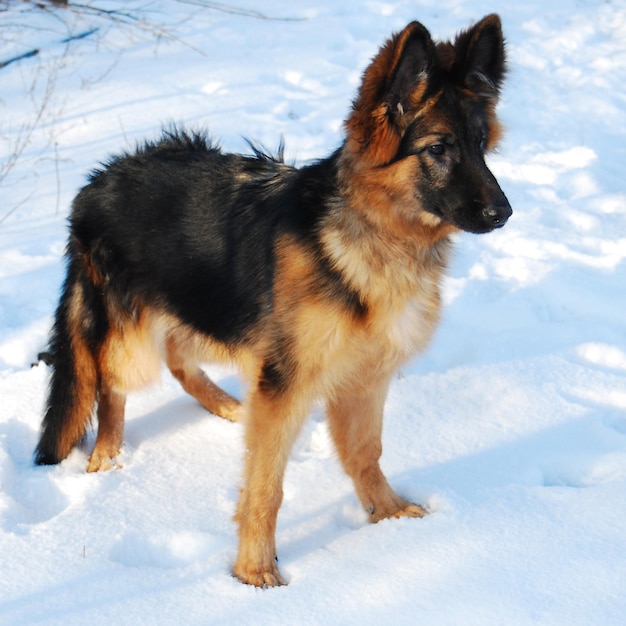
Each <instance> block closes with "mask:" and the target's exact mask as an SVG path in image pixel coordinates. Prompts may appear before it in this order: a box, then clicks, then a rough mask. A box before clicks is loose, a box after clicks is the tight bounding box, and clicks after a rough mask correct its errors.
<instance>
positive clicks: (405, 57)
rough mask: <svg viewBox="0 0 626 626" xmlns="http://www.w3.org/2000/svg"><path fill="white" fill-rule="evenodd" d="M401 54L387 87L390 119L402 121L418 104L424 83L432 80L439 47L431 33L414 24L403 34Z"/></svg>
mask: <svg viewBox="0 0 626 626" xmlns="http://www.w3.org/2000/svg"><path fill="white" fill-rule="evenodd" d="M402 35H404V38H403V41H402V42H401V44H402V45H401V50H400V51H399V52H400V54H399V57H398V59H397V62H396V64H395V68H394V69H393V72H392V74H391V81H390V82H389V84H388V86H387V93H386V95H385V103H386V104H387V110H388V112H389V115H391V116H393V117H394V119H395V120H399V119H400V118H401V117H402V116H403V114H404V112H405V111H409V110H410V109H412V108H413V105H414V104H417V102H416V100H417V98H416V95H417V93H416V91H419V92H420V95H421V92H423V90H421V89H420V90H418V89H417V87H418V85H419V84H420V83H423V84H424V83H425V82H426V81H427V80H428V73H429V71H430V70H431V69H432V67H433V66H434V64H435V59H436V52H435V45H434V43H433V41H432V39H431V38H430V34H429V33H428V31H427V30H426V29H425V28H424V27H423V26H422V25H421V24H420V23H419V22H413V23H411V24H409V26H407V27H406V28H405V29H404V31H402V34H401V36H402Z"/></svg>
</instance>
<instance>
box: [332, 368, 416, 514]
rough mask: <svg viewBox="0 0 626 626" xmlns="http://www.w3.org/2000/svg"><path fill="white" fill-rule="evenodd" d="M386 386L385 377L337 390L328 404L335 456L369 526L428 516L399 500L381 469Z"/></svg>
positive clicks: (401, 499)
mask: <svg viewBox="0 0 626 626" xmlns="http://www.w3.org/2000/svg"><path fill="white" fill-rule="evenodd" d="M388 386H389V378H388V377H385V378H383V379H376V380H370V381H367V382H366V381H365V380H363V381H361V382H360V383H359V384H358V385H352V386H350V387H345V388H343V389H341V390H339V391H338V393H337V394H335V396H334V397H333V398H332V399H331V400H329V402H328V420H329V426H330V432H331V434H332V436H333V440H334V442H335V446H336V447H337V452H338V453H339V457H340V459H341V462H342V464H343V467H344V469H345V470H346V472H347V474H348V475H349V476H350V477H351V478H352V480H353V482H354V486H355V489H356V492H357V495H358V496H359V499H360V500H361V503H362V504H363V507H364V508H365V510H366V511H367V513H368V514H369V518H370V521H372V522H378V521H380V520H381V519H384V518H387V517H422V516H424V515H426V514H427V513H428V511H426V509H424V508H423V507H421V506H420V505H418V504H412V503H411V502H408V501H407V500H405V499H404V498H402V497H400V496H399V495H398V494H397V493H396V492H395V491H394V490H393V489H392V488H391V486H390V485H389V483H388V482H387V479H386V478H385V476H384V474H383V472H382V470H381V469H380V464H379V459H380V456H381V454H382V442H381V436H382V421H383V408H384V404H385V399H386V397H387V389H388Z"/></svg>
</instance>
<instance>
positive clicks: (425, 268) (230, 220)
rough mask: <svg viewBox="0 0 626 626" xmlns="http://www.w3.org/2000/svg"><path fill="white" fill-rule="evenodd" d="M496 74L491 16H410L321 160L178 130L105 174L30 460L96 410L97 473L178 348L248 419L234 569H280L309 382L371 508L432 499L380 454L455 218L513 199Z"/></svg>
mask: <svg viewBox="0 0 626 626" xmlns="http://www.w3.org/2000/svg"><path fill="white" fill-rule="evenodd" d="M503 77H504V43H503V37H502V32H501V27H500V20H499V18H498V16H496V15H490V16H487V17H486V18H484V19H483V20H482V21H480V22H479V23H478V24H476V25H475V26H473V27H472V28H470V29H469V30H467V31H465V32H463V33H461V34H460V35H459V36H458V37H457V38H456V39H455V41H454V42H452V43H449V42H448V43H434V42H433V41H432V39H431V37H430V35H429V33H428V31H427V30H426V29H425V28H424V27H423V26H422V25H421V24H419V23H417V22H413V23H411V24H409V25H408V26H407V27H406V28H405V29H404V30H403V31H402V32H400V33H399V34H397V35H394V36H393V37H392V38H391V39H390V40H389V41H387V43H386V44H385V45H384V46H383V47H382V48H381V50H380V52H379V53H378V55H377V56H376V57H375V58H374V60H373V61H372V63H371V65H370V66H369V67H368V68H367V69H366V71H365V74H364V76H363V82H362V85H361V87H360V90H359V93H358V96H357V98H356V100H355V102H354V104H353V108H352V111H351V113H350V115H349V117H348V119H347V121H346V124H345V131H346V136H345V140H344V142H343V144H342V145H341V147H340V148H339V149H338V150H337V151H336V152H335V153H334V154H332V155H331V156H329V157H328V158H326V159H323V160H321V161H319V162H316V163H314V164H312V165H308V166H306V167H303V168H300V169H296V168H294V167H290V166H288V165H285V164H284V163H283V162H282V160H281V159H278V158H277V159H274V158H271V157H269V156H267V155H264V154H263V153H261V152H260V151H256V153H255V154H254V155H253V156H240V155H233V154H224V153H222V152H221V151H220V150H219V148H218V147H216V146H215V145H214V144H212V143H211V142H210V141H209V140H207V139H206V138H205V137H203V136H201V135H198V134H186V133H184V132H178V131H173V132H170V133H166V134H165V135H164V136H163V138H162V139H161V140H160V141H159V142H157V143H150V144H146V145H145V146H144V147H143V148H141V149H139V150H138V151H137V152H135V153H134V154H126V155H122V156H119V157H117V158H115V159H113V160H111V161H110V162H109V163H108V164H107V165H106V167H105V168H104V169H102V170H101V171H97V172H95V173H93V174H92V176H91V178H90V181H89V183H88V184H87V186H85V187H84V188H83V189H82V190H81V191H80V193H79V194H78V196H77V197H76V200H75V202H74V205H73V209H72V213H71V217H70V237H69V243H68V247H67V277H66V280H65V284H64V287H63V292H62V295H61V299H60V303H59V306H58V309H57V312H56V318H55V323H54V328H53V330H52V335H51V340H50V358H51V364H52V367H53V371H52V376H51V381H50V391H49V396H48V402H47V408H46V413H45V417H44V420H43V427H42V434H41V439H40V441H39V444H38V447H37V450H36V462H37V463H40V464H49V463H58V462H60V461H61V460H62V459H64V458H65V457H66V456H67V455H68V454H69V452H70V451H71V450H72V448H73V447H74V446H75V445H76V444H77V443H78V442H79V441H80V440H81V438H82V437H83V436H84V435H85V432H86V429H87V428H88V426H89V423H90V420H91V417H92V414H93V411H94V409H95V407H97V413H96V414H97V420H98V433H97V438H96V444H95V449H94V450H93V453H92V454H91V457H90V459H89V466H88V471H97V470H104V469H108V468H110V467H111V466H112V465H113V464H114V462H115V457H116V455H117V454H118V452H119V451H120V447H121V445H122V441H123V430H124V404H125V398H126V395H127V393H129V392H130V391H132V390H134V389H137V388H140V387H142V386H144V385H146V384H148V383H150V382H151V381H153V380H154V379H155V378H157V377H158V375H159V370H160V367H161V363H162V361H165V362H166V363H167V365H168V367H169V368H170V370H171V371H172V373H173V375H174V376H175V377H176V378H177V379H178V380H179V381H180V382H181V384H182V386H183V388H184V389H185V390H186V391H187V392H189V393H190V394H191V395H192V396H194V397H195V398H197V399H198V401H199V402H200V403H201V404H202V405H203V406H204V407H206V409H207V410H209V411H210V412H211V413H214V414H216V415H220V416H222V417H225V418H227V419H230V420H244V421H245V423H246V469H245V482H244V487H243V489H242V492H241V499H240V502H239V506H238V511H237V521H238V524H239V542H240V543H239V554H238V557H237V561H236V563H235V566H234V573H235V575H236V576H238V577H239V578H240V579H241V580H242V581H244V582H247V583H250V584H253V585H258V586H266V585H267V586H272V585H279V584H283V583H284V579H283V577H282V576H281V574H280V572H279V570H278V567H277V563H276V559H275V556H276V549H275V537H274V535H275V528H276V517H277V513H278V509H279V506H280V504H281V500H282V493H283V492H282V481H283V475H284V471H285V466H286V464H287V459H288V457H289V452H290V449H291V446H292V443H293V441H294V439H295V437H296V435H297V433H298V431H299V429H300V426H301V425H302V422H303V420H304V419H305V417H306V416H307V413H308V411H309V408H310V406H311V403H312V402H313V401H314V400H315V399H317V398H322V399H324V400H325V402H326V409H327V417H328V421H329V426H330V432H331V433H332V437H333V439H334V442H335V444H336V448H337V451H338V454H339V457H340V459H341V462H342V463H343V467H344V468H345V470H346V472H347V473H348V474H349V475H350V476H351V477H352V479H353V481H354V485H355V488H356V492H357V494H358V496H359V498H360V500H361V502H362V503H363V506H364V507H365V510H366V511H367V513H368V514H369V516H370V519H371V520H372V521H377V520H380V519H383V518H387V517H399V516H409V517H420V516H422V515H424V514H425V513H426V511H425V509H423V508H422V507H421V506H419V505H417V504H412V503H409V502H407V501H406V500H405V499H403V498H402V497H400V496H399V495H397V494H396V493H395V492H394V490H393V489H392V488H391V486H390V485H389V483H388V482H387V480H386V478H385V476H384V475H383V473H382V471H381V469H380V466H379V457H380V455H381V451H382V449H381V428H382V417H383V407H384V404H385V398H386V394H387V389H388V386H389V382H390V380H391V378H392V376H393V374H394V372H396V370H397V369H398V367H399V366H400V365H401V364H402V363H404V362H405V361H406V360H407V359H409V358H411V357H412V356H413V355H415V354H416V353H418V352H419V351H420V350H422V349H423V348H424V347H425V346H426V344H427V343H428V341H429V339H430V337H431V335H432V333H433V330H434V329H435V326H436V325H437V322H438V319H439V309H440V296H439V290H440V282H441V279H442V275H443V272H444V271H445V268H446V264H447V261H448V255H449V251H450V245H451V244H450V235H452V234H453V233H455V232H457V231H458V230H464V231H468V232H473V233H486V232H489V231H491V230H493V229H494V228H498V227H501V226H503V225H504V223H505V222H506V221H507V219H508V217H509V216H510V214H511V208H510V206H509V203H508V201H507V199H506V197H505V196H504V194H503V192H502V191H501V189H500V187H499V186H498V183H497V182H496V180H495V178H494V177H493V175H492V174H491V173H490V171H489V170H488V169H487V166H486V165H485V160H484V155H485V151H486V150H489V149H490V148H492V147H493V146H494V145H495V144H496V142H497V141H498V139H499V137H500V127H499V125H498V122H497V120H496V116H495V107H496V103H497V100H498V95H499V90H500V86H501V83H502V80H503ZM214 360H217V361H226V362H234V363H237V364H238V365H239V366H240V368H241V371H242V374H243V376H244V377H245V378H246V379H247V381H248V383H249V392H248V395H247V398H246V399H245V402H244V403H243V404H240V402H239V401H238V400H236V399H235V398H233V397H231V396H230V395H229V394H227V393H226V392H224V391H223V390H221V389H220V388H219V387H217V386H216V385H215V384H214V383H213V382H212V381H211V380H209V379H208V377H207V376H206V375H205V373H204V372H203V370H202V369H201V368H200V364H201V363H203V362H207V361H214Z"/></svg>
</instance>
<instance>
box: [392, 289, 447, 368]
mask: <svg viewBox="0 0 626 626" xmlns="http://www.w3.org/2000/svg"><path fill="white" fill-rule="evenodd" d="M436 300H438V298H431V297H428V296H426V297H425V294H424V293H423V292H420V293H418V294H416V295H414V296H413V297H412V298H410V299H409V300H408V301H407V302H406V303H404V305H403V306H402V307H399V308H397V309H394V310H392V311H390V312H389V315H388V318H387V320H386V324H385V325H386V329H385V335H386V337H387V340H388V341H389V342H390V343H391V344H392V345H393V347H394V348H395V350H397V351H399V352H400V353H403V354H405V355H407V356H408V355H411V354H414V353H416V352H419V351H421V350H423V349H424V347H425V346H426V344H427V343H428V340H429V339H430V337H431V335H432V333H433V331H434V327H435V325H436V323H437V319H438V313H439V311H438V306H434V302H435V301H436Z"/></svg>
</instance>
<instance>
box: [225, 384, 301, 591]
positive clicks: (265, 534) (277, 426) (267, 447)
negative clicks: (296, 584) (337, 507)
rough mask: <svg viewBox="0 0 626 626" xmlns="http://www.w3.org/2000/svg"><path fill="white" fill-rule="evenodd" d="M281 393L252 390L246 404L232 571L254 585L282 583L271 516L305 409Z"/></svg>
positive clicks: (279, 499)
mask: <svg viewBox="0 0 626 626" xmlns="http://www.w3.org/2000/svg"><path fill="white" fill-rule="evenodd" d="M285 396H286V394H268V393H266V392H263V391H261V390H255V391H253V392H252V393H251V396H250V398H249V402H248V406H247V424H246V446H247V450H246V469H245V483H244V487H243V489H242V491H241V497H240V500H239V506H238V508H237V516H236V519H237V522H238V524H239V554H238V556H237V561H236V563H235V566H234V569H233V571H234V574H235V576H237V578H239V579H240V580H241V581H243V582H244V583H248V584H250V585H255V586H257V587H275V586H278V585H285V584H287V583H286V581H285V579H284V578H283V577H282V575H281V574H280V571H279V570H278V565H277V559H276V539H275V533H276V518H277V516H278V509H279V508H280V505H281V502H282V498H283V476H284V473H285V467H286V465H287V460H288V458H289V452H290V450H291V447H292V445H293V442H294V439H295V438H296V436H297V434H298V431H299V429H300V426H301V424H302V420H303V415H305V414H306V412H305V411H304V410H302V409H301V408H300V410H299V408H298V407H297V406H295V403H294V402H290V401H289V399H288V398H287V397H285Z"/></svg>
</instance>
